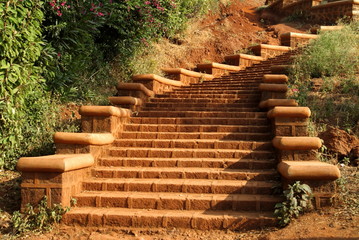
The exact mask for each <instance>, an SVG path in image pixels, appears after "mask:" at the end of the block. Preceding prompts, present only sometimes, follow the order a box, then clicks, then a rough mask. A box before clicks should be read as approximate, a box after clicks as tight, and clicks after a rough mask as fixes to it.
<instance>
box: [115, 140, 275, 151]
mask: <svg viewBox="0 0 359 240" xmlns="http://www.w3.org/2000/svg"><path fill="white" fill-rule="evenodd" d="M113 145H114V146H115V147H124V148H129V147H141V148H165V149H166V148H193V149H239V150H268V151H270V150H273V145H272V142H271V141H233V140H232V141H231V140H215V139H209V140H208V139H116V140H115V142H114V143H113Z"/></svg>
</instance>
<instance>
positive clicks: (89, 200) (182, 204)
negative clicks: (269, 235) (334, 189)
mask: <svg viewBox="0 0 359 240" xmlns="http://www.w3.org/2000/svg"><path fill="white" fill-rule="evenodd" d="M75 198H76V199H77V204H76V206H77V207H97V208H128V209H155V210H165V209H166V210H187V211H191V210H206V211H208V210H212V211H213V210H231V211H244V212H248V211H257V212H260V211H273V210H274V206H275V204H277V203H278V202H281V201H282V200H283V199H282V198H281V197H278V196H268V195H246V194H216V195H213V194H191V193H146V192H107V191H103V192H101V191H94V192H84V193H81V194H79V195H77V196H75Z"/></svg>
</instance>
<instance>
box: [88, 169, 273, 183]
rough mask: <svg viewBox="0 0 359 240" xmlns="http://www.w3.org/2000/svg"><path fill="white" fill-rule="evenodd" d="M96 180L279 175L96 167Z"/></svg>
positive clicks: (270, 176) (265, 177) (260, 178)
mask: <svg viewBox="0 0 359 240" xmlns="http://www.w3.org/2000/svg"><path fill="white" fill-rule="evenodd" d="M92 176H93V177H96V178H159V179H166V178H167V179H171V180H172V179H215V180H248V181H249V180H256V181H267V180H276V179H277V178H278V173H277V171H275V170H274V169H272V170H255V171H253V170H245V169H233V168H230V169H224V168H210V169H207V168H188V167H187V168H181V167H173V168H168V167H167V168H164V167H96V168H95V169H93V170H92Z"/></svg>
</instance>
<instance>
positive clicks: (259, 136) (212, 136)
mask: <svg viewBox="0 0 359 240" xmlns="http://www.w3.org/2000/svg"><path fill="white" fill-rule="evenodd" d="M119 138H120V139H123V141H127V140H129V139H132V140H133V139H148V140H152V141H153V140H154V139H157V140H161V139H171V140H176V139H178V140H180V141H184V139H189V140H191V141H194V140H198V139H202V140H208V139H209V140H210V141H212V143H213V144H214V142H213V141H214V140H216V139H221V140H222V141H228V140H237V141H238V140H242V141H269V140H272V138H273V136H272V134H271V133H238V132H235V133H232V132H218V133H217V132H128V131H124V132H122V133H120V135H119Z"/></svg>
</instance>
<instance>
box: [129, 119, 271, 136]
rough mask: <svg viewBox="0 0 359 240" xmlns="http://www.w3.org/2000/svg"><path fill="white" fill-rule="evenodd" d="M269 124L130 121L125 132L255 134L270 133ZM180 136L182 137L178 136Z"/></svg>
mask: <svg viewBox="0 0 359 240" xmlns="http://www.w3.org/2000/svg"><path fill="white" fill-rule="evenodd" d="M270 130H271V128H270V126H269V125H263V126H258V125H245V126H241V125H195V124H193V125H182V124H134V123H128V124H124V131H125V132H124V133H126V131H130V132H131V131H132V132H134V131H136V132H142V133H144V132H152V133H156V132H158V133H162V132H174V133H193V134H201V133H214V134H217V133H218V134H222V133H224V134H227V133H230V134H236V133H238V134H245V133H254V134H257V133H258V134H261V133H264V134H269V133H270ZM178 138H180V137H178Z"/></svg>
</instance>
